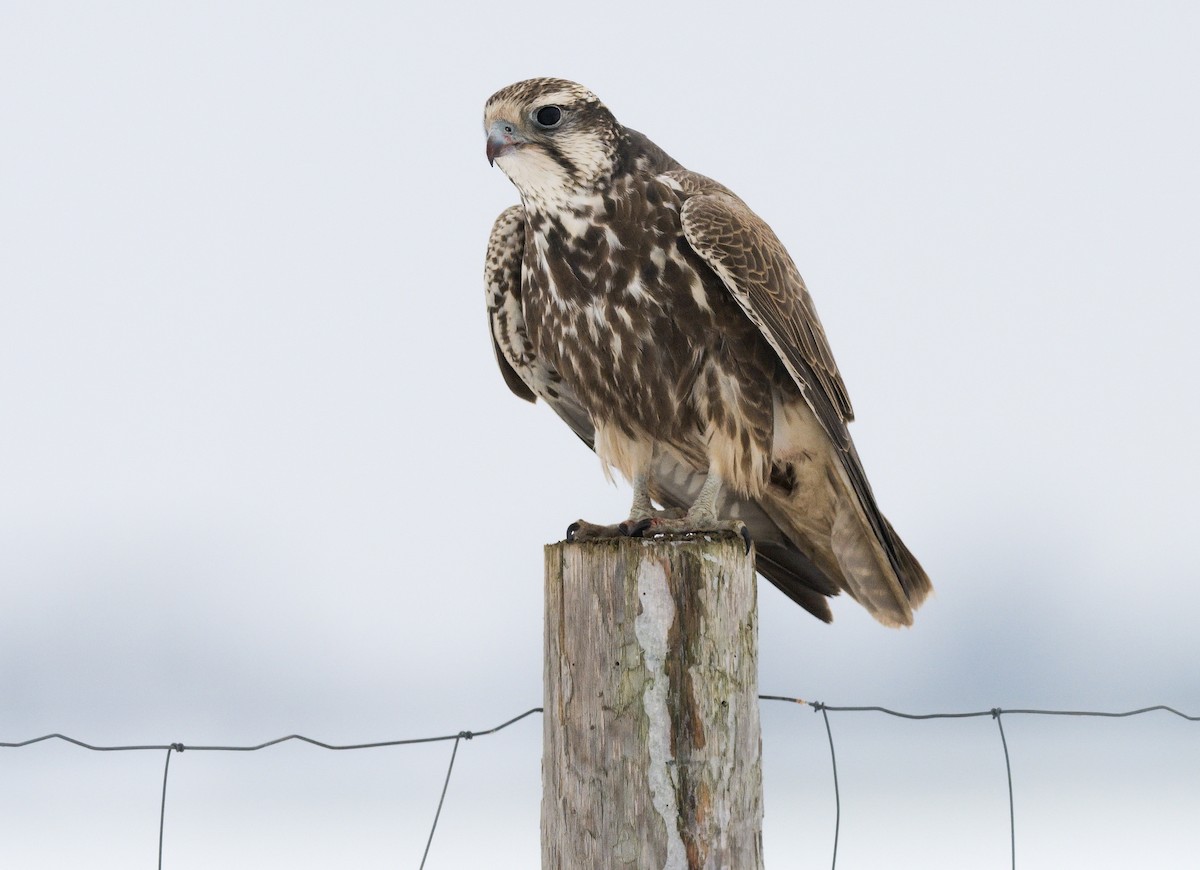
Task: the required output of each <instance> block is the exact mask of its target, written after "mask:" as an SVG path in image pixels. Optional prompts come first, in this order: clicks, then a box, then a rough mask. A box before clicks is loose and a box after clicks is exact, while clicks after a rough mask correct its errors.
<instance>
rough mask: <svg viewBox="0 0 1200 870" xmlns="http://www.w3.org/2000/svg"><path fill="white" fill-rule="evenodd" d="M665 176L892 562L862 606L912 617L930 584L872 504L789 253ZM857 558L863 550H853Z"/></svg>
mask: <svg viewBox="0 0 1200 870" xmlns="http://www.w3.org/2000/svg"><path fill="white" fill-rule="evenodd" d="M666 176H667V177H668V178H669V179H671V180H673V181H674V183H675V184H676V185H678V187H679V189H680V190H681V191H682V192H683V193H684V194H685V196H686V200H685V202H684V204H683V207H682V209H681V212H680V217H681V220H682V223H683V231H684V236H685V237H686V239H687V241H688V244H689V245H691V247H692V249H693V250H695V251H696V253H698V254H699V255H700V256H701V257H702V258H704V260H705V261H706V262H707V263H708V264H709V265H710V266H711V267H712V269H713V271H714V272H716V273H717V275H718V276H719V277H720V278H721V281H722V283H724V285H725V287H726V288H727V289H728V290H729V292H730V294H731V295H732V296H733V297H734V299H736V300H737V302H738V304H739V305H740V306H741V307H742V310H743V311H745V313H746V315H747V317H749V318H750V320H751V322H752V323H754V325H755V326H757V327H758V329H759V331H760V332H762V334H763V337H764V338H765V339H766V340H767V342H768V343H769V344H770V345H771V347H772V348H773V349H774V350H775V353H776V354H777V356H778V357H779V359H780V361H781V362H782V363H783V365H784V366H785V368H786V369H787V370H788V372H789V373H790V374H791V376H792V380H793V381H794V382H795V384H796V386H797V387H798V388H799V389H800V392H801V394H802V395H803V396H804V399H805V401H806V402H807V404H808V405H809V407H810V408H811V409H812V411H813V414H814V415H815V416H816V418H817V420H818V422H819V423H820V424H821V427H822V429H823V430H824V431H825V433H826V434H827V435H828V436H829V439H830V441H831V442H832V444H833V446H834V447H835V450H834V453H836V455H837V457H838V459H839V460H840V464H841V467H842V470H843V471H844V473H845V476H846V479H847V482H848V483H849V485H850V488H851V491H852V492H853V494H854V497H855V498H854V501H856V502H857V510H855V511H854V513H855V514H858V513H859V511H861V515H860V517H861V520H862V521H863V522H864V523H865V525H866V528H867V529H869V530H870V532H872V533H873V534H872V535H871V537H872V538H873V542H872V543H871V546H870V549H871V550H875V551H877V552H878V553H879V556H880V557H882V564H881V566H880V567H881V568H883V567H884V566H885V565H886V566H890V568H891V571H890V572H888V571H886V570H885V571H884V572H883V574H882V575H880V578H879V579H881V580H882V581H883V582H884V585H885V587H890V588H891V589H892V590H893V593H892V595H889V596H887V597H889V598H891V597H894V598H895V599H896V600H895V602H894V604H889V605H886V606H885V605H880V606H870V607H869V609H871V610H872V611H873V612H876V614H877V615H879V616H881V618H882V617H883V614H881V613H880V609H881V607H882V608H884V609H886V608H887V607H894V608H895V617H894V618H895V619H896V621H899V622H902V623H907V622H909V621H911V608H910V605H911V606H913V607H915V606H916V605H917V604H919V603H920V602H921V600H922V599H924V597H925V596H926V595H927V594H928V592H929V591H930V589H931V588H932V587H931V585H930V583H929V578H928V577H927V576H926V575H925V572H924V571H923V570H922V569H921V567H920V565H919V564H917V562H916V560H915V559H914V558H913V557H912V554H911V553H909V551H908V549H907V548H906V547H905V546H904V544H903V542H902V541H901V540H900V538H899V536H897V535H896V534H895V532H894V531H893V530H892V527H891V525H890V524H889V523H888V522H887V520H886V519H885V518H884V516H883V514H882V513H881V512H880V510H879V507H878V505H877V504H876V502H875V497H874V494H873V493H872V492H871V485H870V483H868V481H867V476H866V472H865V471H864V470H863V467H862V462H861V460H860V459H859V457H858V451H857V450H856V449H855V447H854V442H853V441H852V440H851V439H850V432H849V428H848V425H847V424H849V423H850V422H851V421H852V420H853V419H854V410H853V407H852V406H851V404H850V397H849V394H848V393H847V391H846V385H845V383H844V382H843V381H842V377H841V374H840V373H839V372H838V368H837V364H836V363H835V362H834V359H833V353H832V351H831V350H830V348H829V341H828V339H827V338H826V336H825V330H824V328H823V327H822V326H821V321H820V319H819V318H818V317H817V311H816V307H815V306H814V305H813V301H812V297H811V295H810V294H809V292H808V288H807V287H806V286H805V285H804V280H803V279H802V278H801V277H800V273H799V271H798V270H797V269H796V266H795V264H794V263H793V262H792V258H791V257H790V256H789V255H788V253H787V251H786V250H785V249H784V247H783V244H782V243H781V242H780V241H779V239H778V237H777V236H776V235H775V233H774V232H773V231H772V230H771V228H770V227H769V226H768V225H767V224H766V222H765V221H763V220H762V218H760V217H759V216H758V215H756V214H755V213H754V212H753V211H751V210H750V208H749V207H748V206H747V205H746V204H745V203H744V202H742V200H741V199H739V198H738V197H737V196H736V195H735V194H733V193H732V192H730V191H729V190H728V189H727V188H725V187H723V186H722V185H720V184H718V183H717V182H715V181H712V180H711V179H708V178H705V177H704V176H701V175H697V174H695V173H692V172H687V171H676V172H669V173H666ZM847 540H849V539H847ZM860 543H866V542H860ZM847 547H848V544H845V545H839V546H838V547H837V549H838V550H839V551H841V552H843V553H845V552H848V550H847ZM859 558H860V561H861V559H862V558H866V556H865V554H864V553H860V554H859ZM856 587H859V588H856ZM847 588H848V589H849V591H851V592H852V593H854V594H855V597H862V596H863V595H864V590H863V588H861V587H860V586H859V584H858V583H854V582H852V583H851V585H849V586H848V587H847ZM897 593H898V594H897ZM864 603H866V602H864Z"/></svg>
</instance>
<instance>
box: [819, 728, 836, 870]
mask: <svg viewBox="0 0 1200 870" xmlns="http://www.w3.org/2000/svg"><path fill="white" fill-rule="evenodd" d="M814 712H816V711H815V710H814ZM820 713H821V717H822V718H823V719H824V720H825V734H826V735H828V737H829V761H830V764H831V766H832V767H833V808H834V814H833V864H832V865H831V867H830V870H837V850H838V838H839V837H840V836H841V832H842V791H841V789H840V788H839V787H838V775H837V753H836V752H834V751H833V729H832V728H830V727H829V711H828V710H826V709H825V707H824V706H822V707H821V709H820Z"/></svg>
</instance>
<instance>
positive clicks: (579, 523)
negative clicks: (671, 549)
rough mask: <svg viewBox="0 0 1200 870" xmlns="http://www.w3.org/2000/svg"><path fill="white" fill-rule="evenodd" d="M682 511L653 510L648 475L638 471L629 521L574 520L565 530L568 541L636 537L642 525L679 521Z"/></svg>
mask: <svg viewBox="0 0 1200 870" xmlns="http://www.w3.org/2000/svg"><path fill="white" fill-rule="evenodd" d="M683 516H684V513H683V511H681V510H678V509H675V508H670V509H667V510H661V511H660V510H655V508H654V503H653V502H652V501H651V500H650V473H649V471H639V472H638V473H636V474H634V476H633V504H632V505H631V506H630V508H629V519H627V520H625V521H624V522H622V523H615V524H614V525H611V526H601V525H597V524H595V523H589V522H588V521H587V520H576V521H575V522H573V523H571V525H570V526H569V527H568V528H567V540H568V541H595V540H598V539H600V538H620V537H638V536H640V535H641V534H642V532H641V528H642V527H643V526H642V524H643V523H645V522H647V521H649V520H651V519H656V518H670V519H679V518H681V517H683Z"/></svg>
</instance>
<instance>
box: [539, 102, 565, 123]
mask: <svg viewBox="0 0 1200 870" xmlns="http://www.w3.org/2000/svg"><path fill="white" fill-rule="evenodd" d="M562 114H563V113H562V109H560V108H559V107H558V106H542V107H541V108H540V109H538V110H537V111H536V112H534V113H533V120H534V121H536V122H537V125H538V126H539V127H557V126H558V125H559V124H561V123H562Z"/></svg>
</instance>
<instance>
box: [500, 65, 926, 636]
mask: <svg viewBox="0 0 1200 870" xmlns="http://www.w3.org/2000/svg"><path fill="white" fill-rule="evenodd" d="M484 127H485V131H486V132H487V134H488V149H487V150H488V157H489V159H490V160H495V161H496V162H497V163H498V164H499V166H500V167H501V169H503V170H504V172H505V174H507V175H508V176H509V178H510V179H511V180H512V181H513V183H514V184H515V185H516V187H517V189H518V191H519V193H520V195H521V205H519V206H513V207H511V208H509V209H507V210H506V211H505V212H504V213H503V214H502V215H501V216H500V218H499V219H498V220H497V221H496V224H495V227H494V228H493V231H492V236H491V240H490V243H489V245H488V254H487V263H486V270H485V271H486V283H487V294H488V311H489V316H490V320H491V327H492V335H493V339H494V342H495V348H496V356H497V360H498V362H499V364H500V369H501V372H502V373H503V375H504V378H505V381H506V382H507V383H508V385H509V387H510V388H511V389H512V390H513V392H514V393H516V394H517V395H518V396H521V397H522V398H524V399H527V400H530V401H534V400H536V399H537V398H542V399H544V400H545V401H547V402H548V403H549V404H550V405H551V406H552V407H553V408H554V409H555V411H557V412H558V414H559V415H560V416H561V417H562V418H563V419H564V420H566V422H567V423H568V424H569V425H570V426H571V428H572V429H573V430H574V431H575V432H576V434H577V435H579V436H580V437H581V438H582V439H583V440H584V441H585V442H586V443H587V444H588V445H589V446H591V447H592V448H593V449H595V450H596V452H597V453H598V454H599V455H600V457H601V459H602V460H604V462H605V463H607V465H608V466H610V467H614V468H616V469H617V470H618V471H619V472H620V473H621V474H623V475H624V476H625V477H626V478H627V479H629V480H630V481H631V482H632V483H633V486H634V504H633V508H632V510H631V512H630V521H629V522H628V523H626V524H623V525H622V526H621V527H619V528H621V529H622V530H624V531H625V532H629V531H631V530H632V531H641V530H642V529H645V528H647V527H649V529H648V530H649V531H650V532H657V531H674V530H681V529H686V528H701V529H709V528H712V529H717V528H729V527H730V525H729V524H730V523H731V522H734V523H741V522H744V523H745V524H746V526H747V527H748V528H749V530H750V532H751V534H752V535H753V537H754V539H755V542H756V544H757V553H758V568H759V570H760V571H761V572H762V573H763V574H764V575H765V576H767V577H768V579H770V580H772V581H773V582H774V583H775V584H776V585H777V586H779V587H780V588H781V589H782V590H783V591H784V592H785V593H787V594H788V595H789V596H791V597H792V598H793V599H794V600H796V601H797V602H798V603H800V604H801V605H802V606H804V607H805V608H806V609H808V610H809V611H811V612H812V613H814V614H815V615H817V616H818V617H820V618H821V619H824V620H829V619H830V618H831V615H830V611H829V608H828V604H827V602H826V596H830V595H836V594H837V593H838V592H839V591H841V590H845V591H847V592H849V593H850V594H851V595H852V596H853V597H855V598H856V599H857V600H858V601H860V602H861V603H862V604H863V605H864V606H865V607H866V608H867V609H868V610H869V611H870V612H871V613H872V614H873V615H874V616H875V617H876V618H877V619H879V620H880V621H882V622H884V623H886V624H890V625H905V624H909V623H911V621H912V610H913V609H914V608H915V607H916V606H918V605H919V604H920V603H921V601H922V600H923V599H924V598H925V596H926V595H927V594H928V592H929V590H930V584H929V580H928V578H927V577H926V576H925V573H924V572H923V571H922V570H921V568H920V566H919V564H918V563H917V561H916V560H915V559H914V558H913V557H912V555H911V553H909V552H908V550H907V548H905V546H904V544H903V543H902V542H901V541H900V539H899V537H898V536H897V535H896V534H895V532H894V531H893V530H892V528H891V526H890V525H889V524H888V522H887V520H886V519H884V517H883V515H882V514H881V513H880V512H879V510H878V508H877V507H876V505H875V500H874V497H873V495H872V493H871V488H870V485H869V484H868V483H867V479H866V476H865V474H864V473H863V470H862V465H861V463H860V461H859V459H858V454H857V452H856V451H855V449H854V445H853V442H852V441H851V440H850V435H849V431H848V429H847V424H848V423H849V422H850V420H852V419H853V411H852V408H851V405H850V400H849V397H848V395H847V392H846V388H845V385H844V384H843V382H842V379H841V376H840V374H839V373H838V370H837V365H836V363H835V362H834V360H833V355H832V353H831V352H830V350H829V345H828V342H827V340H826V338H825V333H824V330H823V329H822V327H821V324H820V321H819V320H818V319H817V315H816V311H815V309H814V307H813V304H812V299H811V297H810V296H809V294H808V290H807V289H806V288H805V286H804V282H803V280H802V279H801V278H800V275H799V273H798V272H797V270H796V267H795V265H794V264H793V263H792V260H791V258H790V257H789V256H788V254H787V252H786V251H785V250H784V248H783V246H782V244H781V243H780V242H779V240H778V239H777V238H776V237H775V235H774V233H773V232H772V231H771V229H770V228H769V227H768V226H767V225H766V224H765V223H764V222H763V221H762V220H761V219H760V218H759V217H758V216H757V215H755V214H754V213H753V212H752V211H751V210H750V209H749V208H748V207H747V206H746V205H745V203H743V202H742V201H741V200H740V199H739V198H738V197H737V196H735V195H734V194H733V193H732V192H730V191H729V190H728V189H726V188H725V187H723V186H721V185H720V184H718V183H717V182H715V181H712V180H711V179H708V178H705V177H704V176H701V175H697V174H695V173H692V172H689V171H687V170H686V169H684V168H683V167H682V166H680V165H679V164H678V163H677V162H676V161H675V160H673V159H672V158H671V157H669V156H668V155H667V154H666V153H664V152H663V151H662V150H661V149H660V148H658V147H657V146H656V145H654V144H653V143H652V142H650V141H649V140H648V139H647V138H646V137H644V136H642V135H641V134H640V133H637V132H636V131H633V130H630V129H628V128H625V127H622V126H621V125H620V124H619V123H617V121H616V119H615V118H614V117H613V116H612V114H611V113H610V112H609V111H608V109H607V108H605V107H604V105H603V104H602V103H601V102H600V101H599V100H598V99H597V98H596V97H595V96H594V95H593V94H591V93H590V92H589V91H587V90H586V89H584V88H583V87H581V86H579V85H577V84H574V83H572V82H566V81H563V80H561V79H532V80H530V81H525V82H519V83H517V84H515V85H511V86H509V87H507V88H504V89H503V90H501V91H499V92H497V93H496V94H494V95H493V96H492V97H491V99H489V100H488V103H487V107H486V110H485V119H484ZM722 492H724V498H723V500H722V499H721V498H720V496H721V494H722ZM652 499H653V501H655V502H658V503H659V504H661V505H663V506H664V507H666V508H669V509H674V510H673V511H671V512H670V513H669V514H664V513H663V512H659V511H656V510H655V509H654V508H653V506H652V504H651V500H652ZM683 508H689V510H688V512H687V514H686V517H684V518H682V519H680V518H678V516H679V514H680V513H682V509H683ZM613 528H614V529H615V528H618V527H613Z"/></svg>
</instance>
